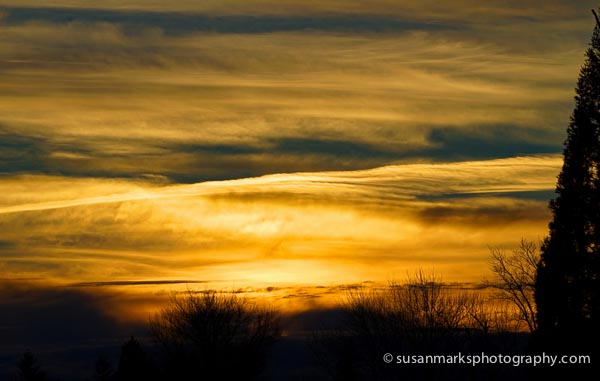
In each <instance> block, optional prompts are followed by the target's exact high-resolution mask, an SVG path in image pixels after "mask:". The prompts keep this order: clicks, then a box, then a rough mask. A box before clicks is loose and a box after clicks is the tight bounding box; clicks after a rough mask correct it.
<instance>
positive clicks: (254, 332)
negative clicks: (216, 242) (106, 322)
mask: <svg viewBox="0 0 600 381" xmlns="http://www.w3.org/2000/svg"><path fill="white" fill-rule="evenodd" d="M150 324H151V329H152V332H153V334H154V336H155V337H156V339H157V340H158V342H159V343H161V344H162V348H163V349H164V351H165V354H166V356H167V368H168V369H167V374H168V375H169V377H171V378H172V379H180V378H181V377H192V378H193V379H209V380H211V379H220V380H229V379H245V380H246V379H253V378H256V377H258V375H259V374H260V372H261V371H262V368H263V362H264V359H265V355H266V350H267V348H268V347H269V345H270V344H271V343H273V341H274V340H275V339H276V338H277V337H279V335H280V329H279V317H278V316H277V314H276V313H275V312H274V311H272V310H270V309H268V308H265V307H259V306H257V305H255V304H253V303H251V302H249V301H248V300H247V299H246V298H243V297H240V296H238V295H235V294H229V293H223V292H212V291H209V292H204V293H199V294H197V293H193V292H191V291H190V292H189V293H188V294H187V295H186V296H185V297H183V298H182V297H177V296H174V297H173V299H172V301H171V304H170V305H169V306H168V307H166V308H165V309H163V310H162V311H161V313H160V314H158V315H157V316H156V317H155V318H154V319H152V320H151V322H150Z"/></svg>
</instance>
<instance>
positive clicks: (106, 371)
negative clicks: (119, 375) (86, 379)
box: [92, 355, 113, 381]
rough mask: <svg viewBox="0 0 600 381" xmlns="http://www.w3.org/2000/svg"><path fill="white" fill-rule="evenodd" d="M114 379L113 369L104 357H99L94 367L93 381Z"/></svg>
mask: <svg viewBox="0 0 600 381" xmlns="http://www.w3.org/2000/svg"><path fill="white" fill-rule="evenodd" d="M112 379H113V369H112V367H111V366H110V362H108V359H107V358H106V356H104V355H100V356H98V359H97V360H96V365H95V367H94V376H93V378H92V380H93V381H110V380H112Z"/></svg>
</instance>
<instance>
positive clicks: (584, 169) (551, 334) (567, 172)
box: [535, 12, 600, 351]
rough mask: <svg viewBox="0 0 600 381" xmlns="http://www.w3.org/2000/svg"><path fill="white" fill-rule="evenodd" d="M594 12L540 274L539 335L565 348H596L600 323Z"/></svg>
mask: <svg viewBox="0 0 600 381" xmlns="http://www.w3.org/2000/svg"><path fill="white" fill-rule="evenodd" d="M594 16H595V17H596V26H595V28H594V32H593V35H592V40H591V43H590V46H589V48H588V49H587V52H586V60H585V63H584V64H583V66H582V67H581V70H580V73H579V80H578V82H577V88H576V96H575V109H574V111H573V114H572V116H571V122H570V124H569V127H568V129H567V139H566V141H565V149H564V164H563V167H562V171H561V173H560V175H559V177H558V182H557V186H556V193H557V196H556V198H555V199H554V200H552V201H551V202H550V209H551V211H552V214H553V219H552V222H551V223H550V225H549V227H550V234H549V236H548V237H547V238H546V240H545V242H544V245H543V248H542V256H541V261H540V263H539V265H538V275H537V279H536V293H535V299H536V303H537V309H538V326H539V335H540V337H541V338H542V340H544V342H546V343H547V344H549V343H552V342H554V343H555V344H556V345H557V348H558V346H560V348H561V349H564V350H566V349H567V348H573V349H575V348H577V349H580V350H582V351H589V350H591V348H593V346H594V344H595V343H592V340H591V339H589V338H590V337H593V336H592V335H593V334H594V333H598V332H599V327H598V325H599V323H600V321H599V320H598V313H599V311H598V309H599V301H598V293H599V292H600V283H599V282H600V279H599V275H600V274H599V270H600V179H599V176H598V175H599V173H600V172H599V170H600V168H599V164H600V132H599V130H600V127H599V124H600V21H599V20H598V16H597V14H596V12H594Z"/></svg>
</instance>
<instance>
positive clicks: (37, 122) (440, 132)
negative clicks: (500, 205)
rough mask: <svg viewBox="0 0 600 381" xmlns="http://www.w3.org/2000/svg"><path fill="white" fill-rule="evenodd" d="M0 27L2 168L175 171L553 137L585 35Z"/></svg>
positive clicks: (178, 178) (514, 150)
mask: <svg viewBox="0 0 600 381" xmlns="http://www.w3.org/2000/svg"><path fill="white" fill-rule="evenodd" d="M60 12H62V11H61V10H60V9H58V10H53V11H52V12H51V14H55V13H58V14H60ZM85 12H87V13H85ZM85 12H84V13H85V14H88V13H90V12H92V11H85ZM92 13H93V12H92ZM109 13H110V12H109ZM110 14H112V13H110ZM546 27H547V25H546V24H543V25H542V24H538V23H529V24H527V23H526V24H518V27H517V29H519V30H522V28H528V29H527V30H528V32H529V29H530V28H533V29H535V30H538V29H536V28H542V29H544V30H545V28H546ZM557 27H558V28H559V29H558V30H564V29H568V26H564V25H563V26H561V25H558V26H557ZM0 28H1V29H2V34H0V36H2V37H0V39H2V42H3V43H2V44H0V46H2V47H1V48H0V49H2V54H3V56H4V57H5V59H4V60H3V61H2V62H0V68H1V70H2V72H3V73H4V74H5V78H6V80H5V81H3V82H2V85H0V86H1V87H2V94H3V95H2V96H0V111H1V115H2V117H1V118H0V123H2V124H1V126H2V130H1V134H2V136H3V141H4V142H5V143H4V145H3V147H2V153H0V155H2V157H3V158H6V160H3V161H2V162H1V163H2V164H0V172H2V173H45V174H53V175H67V176H76V177H82V176H89V177H118V178H122V177H129V178H138V177H144V176H147V175H155V176H163V177H166V178H169V179H171V180H172V181H175V182H186V183H193V182H197V181H203V180H220V179H231V178H243V177H251V176H257V175H263V174H268V173H280V172H297V171H320V170H335V169H339V170H353V169H365V168H369V167H371V168H373V167H379V166H383V165H386V164H396V163H406V162H414V161H452V160H457V159H460V160H468V159H480V158H494V157H506V156H513V155H517V154H524V153H525V154H535V153H551V152H556V153H558V152H560V142H562V140H563V139H562V136H563V134H564V129H565V126H566V124H567V123H568V115H569V113H570V110H571V108H572V93H573V91H572V88H573V86H574V81H575V78H576V76H577V70H578V68H579V65H580V64H581V60H582V55H581V53H582V52H583V50H584V48H585V43H586V39H587V37H586V38H585V39H582V40H577V39H575V38H574V37H573V36H571V35H566V37H565V38H564V40H563V41H562V43H561V44H556V46H554V45H553V46H550V47H549V46H544V47H543V49H541V48H540V47H539V46H538V45H537V44H533V43H532V44H533V47H532V48H531V49H521V48H517V47H514V46H512V45H506V44H505V42H502V41H492V40H490V41H480V40H478V38H474V37H473V36H477V35H479V34H480V33H478V32H477V33H476V32H474V33H463V32H460V31H453V32H448V33H445V32H444V33H440V32H438V31H435V30H428V31H404V32H403V33H389V32H386V33H370V32H369V33H363V32H360V33H358V32H352V33H350V32H347V33H331V32H326V31H310V32H307V31H295V32H291V33H290V32H286V33H281V32H277V33H259V34H247V33H246V34H244V33H242V34H239V33H238V34H220V33H203V32H197V31H193V32H190V33H188V34H185V35H169V34H165V32H164V31H162V30H161V29H160V28H153V27H152V25H151V22H150V21H149V23H148V27H147V28H146V27H144V28H140V29H139V30H137V31H136V32H135V33H130V32H129V31H128V30H127V29H126V28H124V27H123V26H122V25H120V24H118V23H111V22H91V21H85V22H83V21H77V20H75V21H72V22H64V23H58V24H57V23H49V22H47V21H46V22H44V21H39V22H35V23H24V24H4V25H2V26H0ZM528 32H527V33H528ZM523 33H525V32H523ZM585 33H586V34H589V31H585ZM489 35H490V36H491V37H490V38H492V37H493V36H496V35H497V34H496V33H489ZM513 37H514V36H513ZM513 37H510V39H509V40H511V41H514V40H515V38H513ZM519 40H521V39H519ZM465 142H466V143H468V144H463V143H465ZM9 145H10V146H9ZM484 148H485V149H484Z"/></svg>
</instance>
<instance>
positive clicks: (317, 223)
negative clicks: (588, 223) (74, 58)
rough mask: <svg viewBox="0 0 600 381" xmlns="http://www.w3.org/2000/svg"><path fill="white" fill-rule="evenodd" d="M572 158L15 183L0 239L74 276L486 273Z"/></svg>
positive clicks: (538, 232) (535, 223)
mask: <svg viewBox="0 0 600 381" xmlns="http://www.w3.org/2000/svg"><path fill="white" fill-rule="evenodd" d="M560 163H561V160H560V157H558V156H541V157H523V158H514V159H502V160H493V161H475V162H463V163H451V164H415V165H403V166H390V167H382V168H378V169H373V170H364V171H356V172H324V173H298V174H287V175H286V174H281V175H270V176H264V177H260V178H249V179H241V180H231V181H220V182H206V183H198V184H189V185H168V184H167V185H160V184H156V183H152V182H150V183H147V184H145V183H143V182H140V181H127V180H120V181H116V180H102V179H80V180H77V181H74V180H72V179H69V178H64V177H37V176H28V177H17V178H13V179H12V180H10V179H6V180H5V182H4V183H3V186H2V187H3V188H4V189H1V192H2V193H5V194H7V193H9V189H11V188H12V187H13V186H14V184H18V185H19V186H20V187H21V189H22V190H23V191H21V192H19V193H17V194H18V196H16V197H14V198H12V199H11V198H10V197H9V198H7V199H6V201H5V204H4V205H3V206H2V207H0V225H2V229H3V232H4V235H3V237H4V238H3V239H4V240H5V241H6V242H8V243H9V244H7V245H3V247H0V250H2V261H0V266H1V267H0V268H3V269H4V271H9V272H10V273H12V274H17V275H19V276H22V277H28V276H40V275H41V276H45V277H49V278H53V279H56V280H60V279H62V281H63V282H64V281H66V282H69V283H72V282H98V281H102V282H113V281H125V280H127V281H129V280H144V278H148V277H154V278H156V277H159V278H162V279H163V280H169V279H173V277H181V278H180V279H191V280H199V279H200V280H203V279H211V280H212V281H216V282H225V283H227V282H232V281H239V282H249V283H251V284H254V283H256V282H258V283H259V284H260V283H261V282H262V281H261V280H260V279H268V280H270V281H277V282H284V283H285V282H290V281H292V280H293V279H297V280H299V279H302V280H303V281H306V282H310V279H309V278H311V277H308V276H307V275H306V274H307V273H311V274H313V275H314V279H312V281H316V280H318V279H321V278H319V274H321V270H317V269H318V268H321V267H322V266H324V264H325V263H327V262H333V263H336V265H335V266H336V267H335V270H333V269H332V270H331V271H330V270H328V271H327V272H328V273H331V272H333V273H335V274H333V273H332V274H329V275H327V276H331V277H332V279H337V277H340V276H342V277H343V275H342V274H343V273H344V270H343V269H345V268H346V266H352V267H353V268H354V271H352V272H350V273H348V274H352V275H351V279H345V280H344V281H355V280H357V279H356V278H355V277H359V278H358V280H361V279H360V277H361V276H365V277H367V278H370V277H374V278H375V279H377V280H381V279H385V278H386V276H388V275H389V274H387V273H385V274H384V273H382V272H381V269H379V268H378V267H377V266H372V264H373V261H378V262H385V263H387V265H386V269H388V270H386V271H400V272H402V271H404V270H403V269H406V268H411V267H414V266H415V264H417V263H420V264H424V263H436V264H437V265H438V266H442V267H443V266H455V267H457V268H461V269H462V271H464V272H466V273H464V272H463V273H461V276H466V274H470V275H469V276H470V277H473V276H475V277H476V275H475V274H479V273H480V269H479V267H475V266H474V265H473V264H474V263H478V262H482V261H485V260H486V259H485V258H486V257H487V249H486V245H489V244H507V243H510V242H512V241H514V239H515V238H514V237H515V236H517V237H520V236H526V237H530V238H531V237H534V238H535V237H540V236H542V235H543V232H544V230H545V225H546V222H545V220H546V219H547V211H546V199H547V198H548V197H549V196H550V195H551V191H552V189H553V184H554V179H555V176H556V173H557V172H558V169H559V167H560ZM41 187H43V189H45V191H44V192H41V193H40V192H39V189H40V188H41ZM63 189H69V190H70V191H69V192H70V193H66V194H65V193H63ZM108 189H112V190H113V192H112V193H107V190H108ZM38 195H40V196H38ZM439 245H443V246H444V250H443V251H441V252H440V251H439V248H438V246H439ZM467 263H471V265H467ZM357 264H360V265H357ZM325 268H327V266H326V267H325ZM336 274H337V275H336ZM321 275H322V276H325V274H321ZM132 277H134V279H131V278H132ZM103 279H106V280H103ZM362 280H364V279H362Z"/></svg>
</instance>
